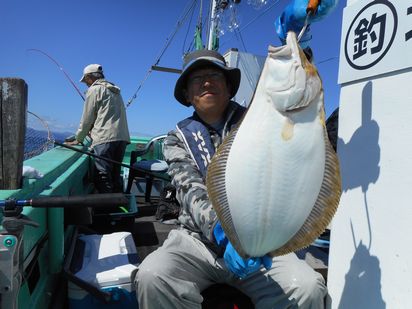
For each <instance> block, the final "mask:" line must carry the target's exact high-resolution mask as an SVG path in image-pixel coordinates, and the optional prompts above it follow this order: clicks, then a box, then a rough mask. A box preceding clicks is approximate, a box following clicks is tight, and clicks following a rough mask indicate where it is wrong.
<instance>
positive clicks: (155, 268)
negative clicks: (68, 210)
mask: <svg viewBox="0 0 412 309" xmlns="http://www.w3.org/2000/svg"><path fill="white" fill-rule="evenodd" d="M334 2H336V1H334ZM326 3H328V1H326ZM329 4H330V3H329ZM285 48H286V49H285V50H282V51H281V57H285V55H286V53H290V51H293V50H295V51H297V50H298V48H297V40H296V36H295V35H294V34H293V35H292V34H291V35H288V37H287V39H286V46H285ZM278 49H279V48H278ZM292 54H293V52H292ZM293 57H295V58H296V57H297V58H299V57H304V56H303V53H302V54H301V55H299V53H298V54H296V53H295V54H293ZM293 60H294V61H295V60H296V59H293ZM299 61H301V60H299V59H298V62H299ZM305 61H306V62H308V61H307V60H305ZM302 62H304V61H303V60H302ZM299 63H300V62H299ZM301 65H302V64H301ZM265 67H266V64H265ZM264 70H265V68H264ZM299 72H300V74H306V73H305V70H303V71H302V70H301V71H299ZM262 75H263V73H262ZM298 77H299V76H298ZM275 82H278V81H275ZM239 83H240V70H239V69H237V68H230V67H227V66H226V62H225V60H224V58H223V57H222V56H221V55H220V54H219V53H217V52H215V51H210V50H199V51H195V52H193V53H191V54H189V55H187V57H185V60H184V65H183V72H182V74H181V75H180V77H179V79H178V80H177V82H176V86H175V91H174V95H175V98H176V99H177V101H179V102H180V103H181V104H183V105H185V106H193V108H194V113H193V116H191V117H189V118H187V119H184V120H183V121H180V122H179V123H178V124H177V126H176V129H175V130H173V131H171V132H169V134H168V137H167V138H166V140H165V144H164V156H165V158H166V160H167V162H168V164H169V171H168V173H169V175H170V176H171V178H172V184H173V185H174V186H175V187H176V197H177V199H178V201H179V202H180V205H181V212H180V216H179V222H180V223H181V226H182V228H180V229H177V230H172V231H171V232H170V233H169V236H168V238H167V240H166V241H165V242H164V244H163V246H162V247H160V248H159V249H157V250H156V251H155V252H153V253H152V254H150V255H149V256H147V257H146V258H145V259H144V261H143V262H142V263H141V264H140V266H139V271H138V273H137V276H136V282H135V283H136V285H137V297H138V302H139V307H140V308H179V309H180V308H201V304H202V301H203V297H202V296H201V292H202V291H203V290H205V289H206V288H208V287H209V286H211V285H213V284H215V283H224V284H228V285H231V286H234V287H236V288H238V289H239V290H240V291H242V292H243V293H244V294H246V295H247V296H248V297H249V298H250V299H251V301H252V302H253V304H254V305H255V308H290V307H298V308H324V298H325V296H326V294H327V288H326V286H325V282H324V279H323V277H322V276H321V275H320V274H319V273H317V272H315V271H314V270H313V269H312V268H311V267H309V265H307V264H306V263H305V262H304V261H302V260H299V259H298V258H297V256H296V255H295V254H294V253H293V252H292V253H287V254H285V253H286V252H291V251H293V250H289V249H290V248H294V246H293V245H292V246H288V247H287V248H286V249H285V251H281V254H280V255H276V254H272V253H273V252H276V249H278V248H282V249H283V247H282V245H279V246H278V245H276V247H273V248H272V247H270V249H269V250H266V249H262V248H266V247H265V246H263V245H262V246H260V245H259V239H257V240H256V241H255V243H254V244H253V246H254V245H255V244H256V243H257V244H258V245H257V247H258V248H257V251H259V250H260V249H262V250H266V251H264V252H265V253H263V254H259V255H258V256H253V255H252V256H251V255H250V254H248V252H249V251H248V245H247V241H246V242H242V239H240V238H241V236H239V235H240V234H239V235H238V234H236V233H237V231H236V227H235V224H233V225H231V223H232V222H231V220H232V218H231V214H232V213H234V212H233V209H230V207H229V206H228V207H227V208H225V207H226V205H227V204H228V201H227V200H228V196H226V195H225V194H226V192H225V190H226V189H225V188H227V186H226V187H225V186H224V182H225V177H226V174H227V170H226V164H225V163H226V162H227V161H229V160H228V157H230V156H231V154H230V148H231V147H230V146H231V145H232V143H233V140H235V139H236V133H237V132H238V131H240V130H241V127H242V125H243V121H244V119H246V116H245V112H246V109H245V108H244V107H242V106H240V105H239V104H237V103H236V102H234V101H231V100H230V99H231V98H232V97H234V95H235V94H236V92H237V90H238V87H239ZM259 84H264V81H263V82H262V81H261V80H260V81H259ZM298 84H299V83H298ZM309 87H310V86H309ZM257 89H260V88H259V85H258V86H257ZM317 91H320V89H318V90H317ZM309 92H310V91H309ZM310 95H311V94H309V96H310ZM255 96H256V94H255ZM291 96H292V97H293V95H291ZM303 97H305V98H306V97H308V95H306V92H305V95H303ZM292 99H293V98H292ZM292 99H291V100H292ZM254 100H255V99H254ZM252 103H253V104H254V101H252ZM253 104H252V105H253ZM299 108H301V106H299ZM249 109H250V108H249ZM248 113H249V111H248ZM249 114H250V113H249ZM246 115H247V113H246ZM252 115H253V114H252ZM257 121H259V119H257ZM255 123H256V121H255ZM239 124H240V126H239ZM256 125H257V126H260V123H256ZM288 126H290V125H289V124H287V125H286V127H285V126H284V130H286V131H285V134H284V136H285V139H291V138H292V137H291V134H293V132H294V131H293V130H292V131H290V127H288ZM295 133H299V132H295ZM282 136H283V133H282ZM233 144H234V143H233ZM219 146H220V147H219ZM218 147H219V150H218ZM222 149H223V150H222ZM225 149H227V151H226V150H225ZM212 159H213V160H212ZM216 162H218V163H216ZM220 162H224V164H221V163H220ZM210 164H212V166H213V167H212V169H211V168H210ZM244 164H245V165H247V164H248V162H244ZM211 173H213V175H210V174H211ZM206 178H207V185H206ZM242 181H243V182H247V179H241V180H240V182H242ZM222 183H223V184H222ZM235 189H236V188H235ZM222 192H223V193H222ZM242 194H243V192H242V189H241V188H238V190H237V195H238V196H240V197H242ZM222 205H223V206H222ZM230 206H233V207H235V208H236V207H237V205H230ZM249 206H250V207H249V208H250V209H251V210H252V211H253V209H255V207H256V205H254V204H253V203H251V204H250V205H249ZM218 209H219V213H218V212H217V210H218ZM256 211H258V209H256ZM328 216H329V215H328ZM243 217H244V216H243ZM243 219H245V220H246V221H247V220H248V218H247V217H246V218H241V220H243ZM325 224H326V223H325ZM248 225H249V229H252V230H260V229H261V227H260V226H259V225H258V224H256V222H250V223H248ZM321 227H324V226H323V225H321ZM239 229H240V230H241V229H242V227H240V228H239ZM282 229H283V226H282V227H281V228H279V229H278V230H277V228H276V227H275V228H274V230H273V229H272V231H271V232H272V234H281V235H282V234H283V233H284V232H283V230H282ZM238 238H239V239H240V241H239V242H237V241H238V240H239V239H238ZM286 240H288V239H286ZM243 244H244V247H242V245H243ZM243 249H245V250H243ZM253 249H255V248H253ZM251 252H254V251H253V250H252V251H251Z"/></svg>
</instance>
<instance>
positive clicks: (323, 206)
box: [270, 128, 342, 256]
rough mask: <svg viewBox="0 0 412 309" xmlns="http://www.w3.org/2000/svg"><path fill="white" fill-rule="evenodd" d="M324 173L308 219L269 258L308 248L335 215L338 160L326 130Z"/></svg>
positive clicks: (340, 191)
mask: <svg viewBox="0 0 412 309" xmlns="http://www.w3.org/2000/svg"><path fill="white" fill-rule="evenodd" d="M324 140H325V161H326V162H325V172H324V176H323V181H322V186H321V189H320V192H319V195H318V198H317V200H316V202H315V205H314V207H313V209H312V211H311V212H310V214H309V216H308V218H307V219H306V221H305V222H304V224H303V225H302V227H301V228H300V229H299V231H298V232H296V234H295V235H294V236H293V237H292V238H291V239H290V240H289V241H288V242H287V243H286V244H284V245H283V246H282V247H280V248H278V249H276V250H274V251H272V252H270V255H271V256H278V255H284V254H287V253H290V252H294V251H296V250H299V249H302V248H305V247H308V246H309V245H310V244H312V243H313V242H314V241H315V239H316V238H317V237H319V235H321V234H322V233H323V232H324V231H325V229H326V228H327V226H328V224H329V223H330V221H331V220H332V217H333V216H334V214H335V213H336V210H337V208H338V205H339V200H340V196H341V193H342V187H341V186H342V185H341V176H340V169H339V160H338V157H337V155H336V153H335V151H334V150H333V148H332V145H331V144H330V142H329V139H328V135H327V132H326V128H325V129H324Z"/></svg>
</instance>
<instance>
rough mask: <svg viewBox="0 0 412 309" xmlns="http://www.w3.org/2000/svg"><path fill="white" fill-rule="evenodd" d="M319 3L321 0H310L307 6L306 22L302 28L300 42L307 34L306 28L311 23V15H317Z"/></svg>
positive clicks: (299, 36)
mask: <svg viewBox="0 0 412 309" xmlns="http://www.w3.org/2000/svg"><path fill="white" fill-rule="evenodd" d="M319 3H320V0H309V2H308V5H307V7H306V18H305V23H304V24H303V27H302V30H301V31H300V32H299V35H298V42H300V39H301V38H302V36H303V35H304V34H305V32H306V29H307V27H308V24H309V17H310V16H311V15H315V13H316V11H317V9H318V6H319Z"/></svg>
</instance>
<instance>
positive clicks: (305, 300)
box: [292, 271, 327, 308]
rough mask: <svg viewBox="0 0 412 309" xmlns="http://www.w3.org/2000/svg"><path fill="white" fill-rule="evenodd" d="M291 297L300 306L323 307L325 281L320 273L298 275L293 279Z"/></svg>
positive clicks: (325, 292)
mask: <svg viewBox="0 0 412 309" xmlns="http://www.w3.org/2000/svg"><path fill="white" fill-rule="evenodd" d="M292 290H293V293H292V295H293V298H294V299H295V300H297V303H298V305H299V307H301V308H323V303H324V298H325V296H326V294H327V288H326V285H325V281H324V279H323V277H322V275H321V274H319V273H317V272H315V271H314V272H313V274H311V275H309V274H307V275H304V276H299V277H296V278H294V280H293V288H292Z"/></svg>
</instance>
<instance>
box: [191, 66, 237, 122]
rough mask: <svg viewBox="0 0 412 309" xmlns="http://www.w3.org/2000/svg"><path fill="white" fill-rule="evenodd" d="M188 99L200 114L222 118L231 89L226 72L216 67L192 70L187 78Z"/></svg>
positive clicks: (203, 116)
mask: <svg viewBox="0 0 412 309" xmlns="http://www.w3.org/2000/svg"><path fill="white" fill-rule="evenodd" d="M185 96H186V100H187V101H188V102H190V103H192V105H193V107H194V108H195V110H196V112H197V113H198V114H199V116H200V117H201V118H202V119H203V120H205V121H207V120H208V119H206V118H216V117H218V118H221V117H222V116H223V113H224V111H225V110H226V107H227V106H228V104H229V100H230V89H229V87H228V84H227V81H226V77H225V75H224V73H223V72H222V71H221V70H219V69H215V68H203V69H199V70H195V71H193V72H191V73H190V74H189V76H188V79H187V85H186V93H185Z"/></svg>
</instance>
